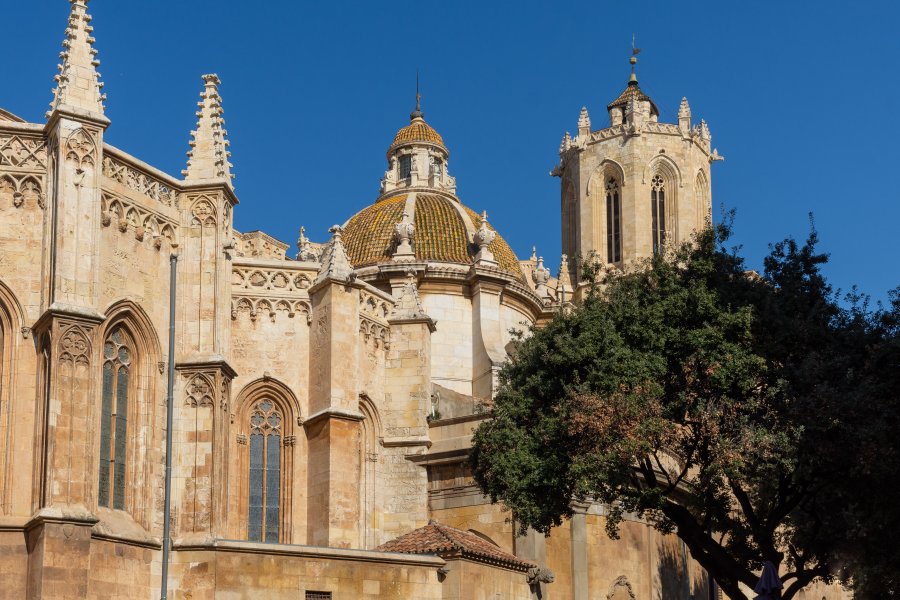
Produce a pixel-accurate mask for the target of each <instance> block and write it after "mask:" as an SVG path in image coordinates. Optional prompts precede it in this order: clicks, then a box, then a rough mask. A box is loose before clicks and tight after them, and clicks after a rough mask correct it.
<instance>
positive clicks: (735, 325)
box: [470, 224, 896, 599]
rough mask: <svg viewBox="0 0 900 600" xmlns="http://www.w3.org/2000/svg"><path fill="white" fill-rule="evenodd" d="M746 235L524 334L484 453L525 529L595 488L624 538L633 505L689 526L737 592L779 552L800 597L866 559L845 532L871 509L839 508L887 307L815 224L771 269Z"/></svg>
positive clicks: (557, 516)
mask: <svg viewBox="0 0 900 600" xmlns="http://www.w3.org/2000/svg"><path fill="white" fill-rule="evenodd" d="M730 232H731V230H730V225H729V224H722V225H718V226H716V227H715V228H712V229H707V230H706V231H703V232H701V233H699V234H697V236H696V237H695V239H694V241H693V243H691V244H684V245H681V246H680V247H678V248H676V249H675V250H674V252H673V253H672V254H671V255H669V256H667V257H663V256H657V257H655V258H653V259H652V260H649V261H647V262H646V264H644V265H642V267H641V268H639V269H636V270H634V271H633V272H630V273H628V274H620V275H614V276H610V277H607V278H606V280H605V281H604V282H603V283H602V285H599V286H594V287H592V291H591V292H590V293H589V294H588V295H587V298H586V299H585V301H584V302H583V303H582V304H581V305H580V306H578V307H577V308H575V309H573V310H572V311H571V312H569V313H560V314H559V315H557V316H556V317H555V318H554V319H553V320H552V321H551V322H550V323H549V324H548V325H547V326H545V327H543V328H540V329H535V330H533V331H532V332H531V335H530V336H528V337H527V338H524V339H522V340H521V341H520V342H519V344H518V348H517V351H516V356H515V359H514V360H513V361H511V362H510V363H508V364H507V365H506V366H505V367H504V369H503V370H502V372H501V376H500V380H501V386H500V390H499V392H498V394H497V397H496V399H495V404H494V415H493V418H492V419H491V420H490V421H487V422H485V423H484V424H482V425H481V426H480V427H479V429H478V430H477V432H476V434H475V437H474V444H473V449H472V454H471V459H470V460H471V466H472V469H473V472H474V476H475V480H476V482H477V483H478V484H479V486H480V487H481V488H482V489H483V490H484V492H485V493H487V494H488V495H490V497H491V499H492V500H493V501H495V502H496V501H501V502H503V503H504V504H505V505H506V506H508V507H509V508H510V509H511V511H512V512H513V514H514V515H515V518H516V520H517V521H518V522H519V523H520V524H522V526H523V527H525V526H530V527H533V528H535V529H537V530H539V531H543V532H546V531H548V530H549V529H550V528H551V527H552V526H556V525H559V524H560V523H561V522H562V519H564V518H566V517H568V516H571V512H572V510H571V503H572V501H573V500H578V501H583V500H586V499H595V500H597V501H599V502H603V503H605V504H607V505H609V507H610V515H609V518H608V519H607V532H608V534H609V535H610V536H611V537H616V535H617V530H618V525H619V523H620V522H621V519H622V518H623V516H624V514H625V513H626V512H628V513H635V514H637V515H639V516H641V517H643V518H644V519H646V520H648V521H649V522H650V523H651V524H652V525H653V526H654V527H656V528H657V529H658V530H660V531H663V532H673V531H674V532H675V533H677V535H678V536H679V537H680V538H681V539H682V540H683V541H684V542H685V544H686V545H687V546H688V548H690V550H691V553H692V555H693V557H694V558H695V559H696V560H697V561H698V562H699V563H700V564H701V565H702V566H703V567H704V568H705V569H706V570H707V571H708V572H709V573H711V574H712V575H713V577H714V578H715V580H716V581H717V583H718V584H719V586H720V587H721V588H722V590H723V591H724V592H725V593H726V594H728V595H729V596H730V597H732V598H744V594H743V593H742V592H741V591H740V588H739V584H740V583H743V584H745V585H748V586H750V587H751V588H752V587H753V586H754V585H755V583H756V581H757V579H758V575H757V574H756V573H758V571H759V569H761V567H762V564H763V562H764V561H771V562H772V563H774V564H775V565H776V566H778V567H780V569H781V571H782V572H783V573H784V575H783V577H782V579H783V581H784V583H785V589H784V592H783V596H782V597H783V598H785V599H788V598H791V597H793V596H794V595H795V594H796V593H797V592H798V591H799V590H800V589H801V588H803V587H804V586H806V585H807V584H808V583H810V582H811V581H812V580H814V579H816V578H823V579H825V580H831V579H833V578H834V577H836V576H839V575H843V574H844V572H842V571H840V570H839V568H838V565H839V564H843V565H849V564H850V563H849V561H848V560H846V557H847V556H849V555H850V553H849V552H850V551H849V546H848V545H846V544H845V545H844V546H843V547H842V546H841V544H840V543H838V542H839V538H840V537H841V536H842V535H843V533H844V532H845V531H846V530H847V522H848V520H847V518H845V517H847V516H848V515H849V514H850V513H853V514H854V515H856V516H857V517H858V516H859V515H860V513H861V512H863V511H861V510H860V509H859V508H853V509H847V510H843V509H842V513H843V515H844V516H843V517H841V518H837V517H836V516H835V515H834V514H833V513H834V510H835V502H836V500H837V498H836V497H835V496H836V493H835V491H834V490H841V491H840V494H845V496H844V497H843V500H844V501H846V500H848V499H849V498H850V497H851V496H852V494H853V491H852V490H851V489H849V488H848V486H847V485H845V483H846V474H847V472H848V471H849V470H850V467H851V466H852V465H854V464H855V462H854V460H855V459H856V458H857V456H856V455H855V453H856V452H857V451H859V449H860V448H861V445H860V442H859V439H858V437H857V436H858V433H859V432H858V429H859V428H860V427H864V423H865V418H866V416H867V415H868V416H871V415H872V408H871V407H867V406H865V403H863V402H860V393H859V390H857V389H856V388H855V387H854V386H858V385H859V384H860V383H861V382H862V381H863V380H864V379H865V381H866V382H868V385H870V386H872V387H876V386H878V385H881V384H880V383H879V382H880V381H881V379H879V378H878V376H877V370H876V369H874V368H867V366H866V365H867V361H870V358H871V352H864V351H862V350H861V349H863V348H868V347H871V345H872V342H873V340H876V339H883V338H885V337H886V336H885V328H884V327H881V328H879V327H873V323H874V322H875V321H878V320H879V319H881V318H882V317H883V316H884V315H883V314H881V313H879V315H874V316H873V314H872V313H870V312H868V311H867V310H866V309H865V308H864V307H859V306H857V307H855V308H854V309H849V310H845V309H842V308H841V305H840V303H839V302H837V300H836V298H835V293H834V292H833V290H832V289H831V288H830V287H829V285H828V284H827V282H826V281H825V279H824V277H823V276H822V274H821V272H820V268H821V266H822V265H823V264H824V263H825V262H826V260H827V257H826V256H825V255H823V254H821V253H818V252H817V251H816V243H817V239H816V234H815V231H813V232H812V233H811V234H810V237H809V239H808V240H807V241H806V242H805V243H804V244H802V245H800V244H797V243H796V242H795V241H793V240H786V241H784V242H782V243H779V244H777V245H775V246H773V248H772V250H771V252H770V254H769V256H768V257H767V259H766V261H765V271H764V273H763V274H762V275H761V276H760V275H756V274H754V273H748V272H747V271H746V268H745V265H744V261H743V259H742V258H741V257H740V256H739V255H738V253H737V251H736V250H734V249H732V250H729V249H727V248H726V247H725V243H726V241H727V240H728V238H729V235H730ZM879 336H880V337H879ZM866 378H868V379H866ZM883 393H885V394H889V393H890V391H889V390H883ZM848 407H849V409H852V415H851V416H850V417H848V415H847V411H848ZM895 431H896V430H895ZM873 435H874V432H873ZM883 437H884V435H883V433H879V434H877V435H874V438H876V439H877V440H881V439H882V438H883ZM873 444H877V441H875V440H874V439H873ZM870 450H873V449H872V448H870ZM842 468H843V469H844V471H843V472H842V471H841V469H842ZM852 472H853V473H854V476H857V477H858V478H859V480H860V481H862V480H866V477H867V475H866V474H865V473H863V472H862V470H861V469H858V468H856V467H854V468H853V471H852ZM835 528H840V533H838V534H836V532H835ZM864 533H865V532H862V531H861V532H860V534H861V535H860V537H865V536H864ZM842 557H843V558H842ZM841 561H843V562H841Z"/></svg>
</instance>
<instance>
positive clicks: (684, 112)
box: [678, 98, 691, 134]
mask: <svg viewBox="0 0 900 600" xmlns="http://www.w3.org/2000/svg"><path fill="white" fill-rule="evenodd" d="M678 129H680V130H681V132H682V133H684V134H688V133H690V131H691V106H690V105H689V104H688V101H687V98H682V99H681V105H680V106H679V107H678Z"/></svg>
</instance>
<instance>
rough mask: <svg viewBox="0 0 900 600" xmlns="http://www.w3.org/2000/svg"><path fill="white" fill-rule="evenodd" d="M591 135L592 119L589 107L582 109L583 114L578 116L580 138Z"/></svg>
mask: <svg viewBox="0 0 900 600" xmlns="http://www.w3.org/2000/svg"><path fill="white" fill-rule="evenodd" d="M590 133H591V118H590V117H589V116H588V110H587V106H582V107H581V114H580V115H578V136H579V137H581V136H585V135H588V134H590Z"/></svg>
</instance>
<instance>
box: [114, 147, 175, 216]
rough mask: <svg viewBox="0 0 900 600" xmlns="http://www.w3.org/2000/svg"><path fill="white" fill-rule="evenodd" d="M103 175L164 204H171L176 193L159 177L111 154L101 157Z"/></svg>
mask: <svg viewBox="0 0 900 600" xmlns="http://www.w3.org/2000/svg"><path fill="white" fill-rule="evenodd" d="M103 175H104V176H105V177H108V178H109V179H112V180H113V181H116V182H118V183H121V184H122V185H124V186H125V187H127V188H128V189H130V190H133V191H135V192H137V193H139V194H142V195H144V196H146V197H148V198H150V199H151V200H155V201H156V202H159V203H161V204H164V205H165V206H172V204H173V203H174V202H175V198H176V197H177V195H178V193H177V192H176V191H175V190H174V189H172V188H171V187H170V186H168V185H166V184H165V183H163V182H162V181H161V180H160V179H158V178H156V177H154V176H153V175H151V174H149V173H143V172H141V171H139V170H137V169H135V168H134V167H132V166H130V165H127V164H125V163H124V162H122V161H120V160H117V159H115V158H113V157H112V156H108V155H107V156H104V157H103Z"/></svg>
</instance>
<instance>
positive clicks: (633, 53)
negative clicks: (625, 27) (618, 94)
mask: <svg viewBox="0 0 900 600" xmlns="http://www.w3.org/2000/svg"><path fill="white" fill-rule="evenodd" d="M640 53H641V49H640V48H638V47H636V46H635V45H634V34H633V33H632V34H631V58H630V59H628V62H630V63H631V77H629V78H628V85H637V75H635V73H634V65H636V64H637V55H638V54H640Z"/></svg>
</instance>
